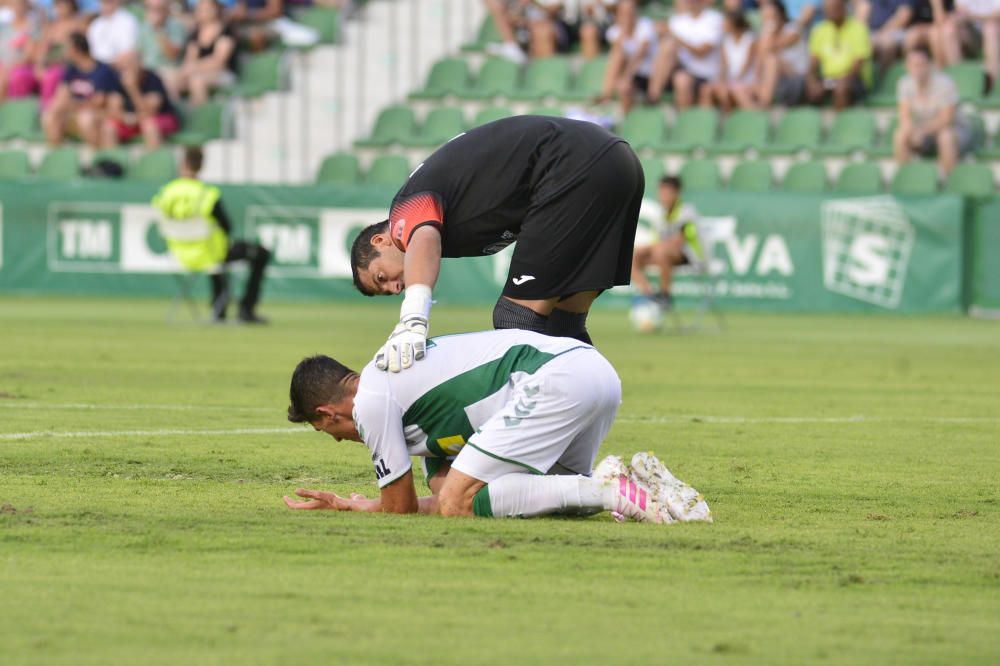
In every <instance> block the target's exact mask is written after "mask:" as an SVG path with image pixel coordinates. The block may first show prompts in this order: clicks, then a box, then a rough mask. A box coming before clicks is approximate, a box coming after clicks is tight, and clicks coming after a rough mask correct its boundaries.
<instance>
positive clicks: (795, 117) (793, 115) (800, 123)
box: [761, 109, 823, 155]
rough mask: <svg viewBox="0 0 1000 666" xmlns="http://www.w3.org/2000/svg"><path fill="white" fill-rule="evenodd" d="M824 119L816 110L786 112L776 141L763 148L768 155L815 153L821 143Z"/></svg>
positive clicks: (778, 128) (775, 133)
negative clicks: (800, 152)
mask: <svg viewBox="0 0 1000 666" xmlns="http://www.w3.org/2000/svg"><path fill="white" fill-rule="evenodd" d="M822 131H823V119H822V117H821V116H820V113H819V111H817V110H816V109H791V110H789V111H786V112H785V115H783V116H782V117H781V120H780V121H779V122H778V127H777V129H776V130H775V132H774V140H773V141H771V142H770V143H768V144H767V145H765V146H762V147H761V152H762V153H764V154H767V155H782V154H790V153H795V152H797V151H800V150H808V151H814V150H816V147H817V146H818V145H819V142H820V135H821V134H822Z"/></svg>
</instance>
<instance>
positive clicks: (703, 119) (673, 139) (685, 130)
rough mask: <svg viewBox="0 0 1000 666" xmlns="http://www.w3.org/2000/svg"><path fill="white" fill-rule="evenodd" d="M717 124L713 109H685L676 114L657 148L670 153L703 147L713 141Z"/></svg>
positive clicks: (717, 120)
mask: <svg viewBox="0 0 1000 666" xmlns="http://www.w3.org/2000/svg"><path fill="white" fill-rule="evenodd" d="M718 126H719V113H718V112H717V111H716V110H715V109H685V110H684V111H681V112H680V113H679V114H678V115H677V122H676V123H675V124H674V127H673V129H672V130H671V131H670V132H669V135H668V137H667V139H666V140H665V141H663V142H662V143H661V144H660V146H659V148H660V150H663V151H667V152H672V153H686V152H690V151H691V150H694V149H695V148H703V147H705V146H708V145H711V144H712V143H713V142H714V141H715V132H716V129H717V128H718Z"/></svg>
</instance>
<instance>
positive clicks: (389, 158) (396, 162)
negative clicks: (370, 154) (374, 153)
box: [365, 155, 410, 187]
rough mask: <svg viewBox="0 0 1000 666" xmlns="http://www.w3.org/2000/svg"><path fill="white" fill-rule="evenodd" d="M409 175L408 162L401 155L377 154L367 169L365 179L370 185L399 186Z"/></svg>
mask: <svg viewBox="0 0 1000 666" xmlns="http://www.w3.org/2000/svg"><path fill="white" fill-rule="evenodd" d="M409 175H410V163H409V162H407V161H406V158H405V157H403V156H402V155H379V156H378V157H376V158H375V160H374V161H373V162H372V165H371V167H370V168H369V169H368V174H367V175H366V177H365V180H366V181H367V182H368V183H369V184H371V185H387V186H392V187H401V186H402V185H403V183H404V182H405V181H406V179H407V177H408V176H409Z"/></svg>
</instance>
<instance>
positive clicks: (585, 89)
mask: <svg viewBox="0 0 1000 666" xmlns="http://www.w3.org/2000/svg"><path fill="white" fill-rule="evenodd" d="M607 66H608V59H607V58H606V57H603V56H602V57H600V58H591V59H590V60H586V61H584V63H583V64H582V65H580V71H579V72H577V74H576V80H575V81H574V83H573V87H572V88H570V89H569V90H567V91H565V92H563V93H562V94H561V95H560V96H559V99H560V100H561V101H564V102H588V101H590V100H591V99H593V98H594V97H597V96H598V95H600V94H601V89H602V88H603V87H604V70H605V69H607Z"/></svg>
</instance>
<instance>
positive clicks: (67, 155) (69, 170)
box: [35, 146, 80, 180]
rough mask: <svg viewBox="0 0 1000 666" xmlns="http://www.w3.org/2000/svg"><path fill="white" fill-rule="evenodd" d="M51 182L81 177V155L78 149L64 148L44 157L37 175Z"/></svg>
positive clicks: (56, 149)
mask: <svg viewBox="0 0 1000 666" xmlns="http://www.w3.org/2000/svg"><path fill="white" fill-rule="evenodd" d="M35 175H37V176H38V177H39V178H48V179H50V180H72V179H73V178H79V177H80V155H79V153H77V151H76V148H73V147H71V146H64V147H62V148H55V149H53V150H50V151H48V152H47V153H45V155H44V156H42V161H41V163H40V164H39V165H38V171H37V172H36V174H35Z"/></svg>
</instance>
